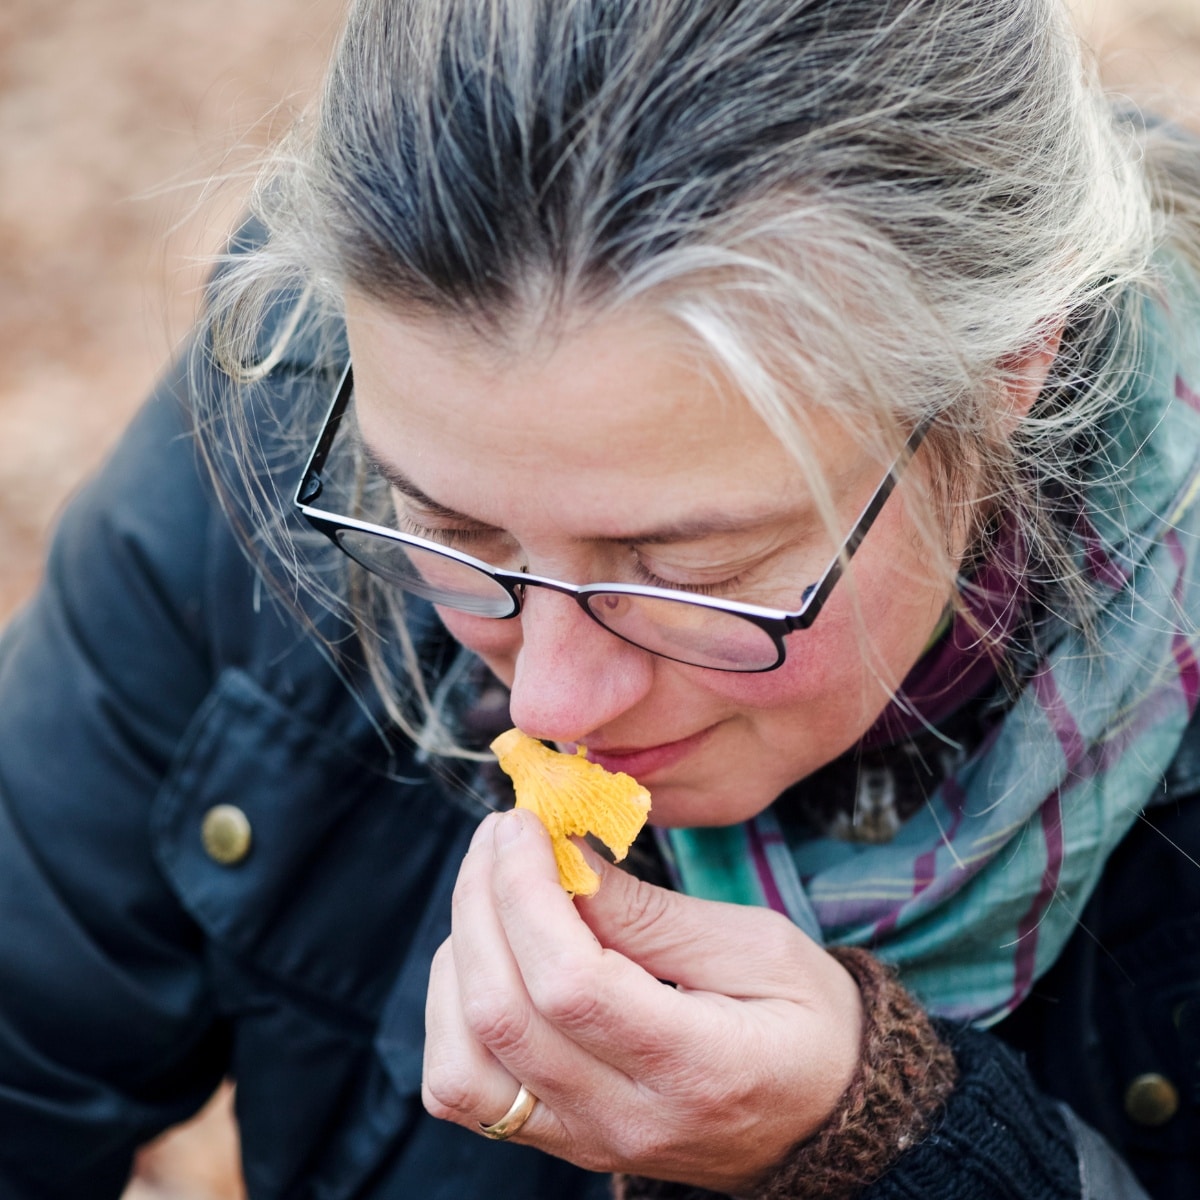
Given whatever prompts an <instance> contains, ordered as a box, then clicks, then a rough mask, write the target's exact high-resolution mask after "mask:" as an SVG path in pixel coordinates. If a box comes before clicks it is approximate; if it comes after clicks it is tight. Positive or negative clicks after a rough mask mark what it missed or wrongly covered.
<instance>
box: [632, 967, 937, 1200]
mask: <svg viewBox="0 0 1200 1200" xmlns="http://www.w3.org/2000/svg"><path fill="white" fill-rule="evenodd" d="M829 953H830V954H832V955H833V957H834V958H836V959H837V960H838V962H840V963H841V964H842V966H844V967H845V968H846V970H847V971H849V972H850V974H851V975H853V976H854V979H855V982H856V983H857V984H858V987H859V990H860V991H861V992H862V998H863V1016H864V1020H863V1041H862V1056H861V1059H860V1062H859V1068H858V1072H857V1074H856V1075H855V1077H854V1079H853V1080H852V1081H851V1083H850V1086H849V1087H848V1088H847V1089H846V1091H845V1092H843V1094H842V1097H841V1099H840V1100H839V1102H838V1105H837V1107H836V1108H835V1109H834V1111H833V1113H832V1115H831V1116H830V1117H829V1119H828V1120H827V1121H826V1122H825V1124H824V1125H823V1126H822V1127H821V1128H820V1129H819V1130H818V1131H817V1132H816V1133H815V1134H814V1135H813V1136H812V1137H811V1138H809V1139H808V1140H807V1141H805V1142H802V1143H801V1144H800V1145H798V1146H796V1147H795V1148H794V1149H793V1150H792V1151H791V1153H790V1154H789V1155H788V1156H787V1158H785V1159H784V1160H783V1162H781V1163H780V1164H779V1166H778V1167H776V1168H775V1170H773V1171H771V1172H770V1173H769V1174H768V1175H767V1176H766V1177H765V1178H764V1179H763V1180H761V1181H760V1183H759V1184H758V1186H757V1187H755V1188H754V1189H752V1190H751V1191H750V1192H748V1193H747V1200H852V1198H853V1197H854V1196H856V1195H857V1194H858V1193H859V1192H860V1191H861V1190H862V1189H863V1188H865V1187H866V1186H867V1185H868V1184H870V1183H873V1182H874V1181H875V1180H876V1179H878V1178H879V1177H880V1176H881V1175H883V1174H884V1173H885V1172H886V1171H887V1169H888V1167H890V1166H891V1164H892V1163H893V1162H894V1161H895V1160H896V1159H897V1158H899V1156H900V1155H901V1154H903V1153H904V1151H905V1150H907V1149H908V1147H909V1146H913V1145H916V1143H917V1142H919V1141H920V1140H921V1138H923V1137H924V1136H925V1134H926V1132H927V1131H928V1130H929V1128H930V1125H931V1124H932V1121H933V1119H934V1117H935V1116H936V1114H937V1112H938V1110H939V1109H940V1108H941V1106H942V1105H943V1104H944V1103H945V1101H946V1098H947V1097H948V1096H949V1094H950V1092H951V1091H952V1090H953V1088H954V1084H955V1081H956V1079H957V1074H958V1072H957V1068H956V1066H955V1063H954V1056H953V1054H952V1053H951V1051H950V1048H949V1047H948V1046H946V1045H945V1043H944V1042H942V1040H941V1039H940V1038H939V1037H938V1035H937V1032H936V1031H935V1030H934V1028H933V1025H932V1024H931V1023H930V1020H929V1017H928V1016H927V1015H926V1013H925V1011H924V1010H923V1009H922V1008H921V1006H920V1005H919V1004H918V1003H917V1001H916V1000H915V999H914V998H913V997H912V996H911V995H910V994H909V992H908V991H907V990H906V989H905V988H904V987H903V985H902V984H901V983H900V981H899V980H898V979H897V978H896V976H895V974H894V972H893V971H892V970H891V969H890V968H889V967H887V966H885V965H884V964H883V963H882V962H880V961H879V959H877V958H875V956H874V955H872V954H869V953H868V952H867V951H866V950H860V949H858V948H857V947H850V946H835V947H832V948H831V949H830V951H829ZM613 1195H614V1197H615V1198H616V1200H714V1197H715V1196H716V1193H714V1192H709V1191H705V1190H704V1189H703V1188H695V1187H690V1186H688V1185H686V1184H678V1183H665V1182H663V1181H661V1180H653V1179H643V1178H641V1177H639V1176H632V1175H618V1176H615V1177H614V1180H613Z"/></svg>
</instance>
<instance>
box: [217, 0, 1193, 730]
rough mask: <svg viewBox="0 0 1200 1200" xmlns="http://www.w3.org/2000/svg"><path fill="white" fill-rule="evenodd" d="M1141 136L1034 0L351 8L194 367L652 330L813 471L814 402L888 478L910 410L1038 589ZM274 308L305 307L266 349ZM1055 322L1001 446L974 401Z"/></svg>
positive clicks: (1132, 228) (1119, 248)
mask: <svg viewBox="0 0 1200 1200" xmlns="http://www.w3.org/2000/svg"><path fill="white" fill-rule="evenodd" d="M1158 140H1162V139H1158V138H1157V135H1155V134H1153V133H1147V131H1146V130H1145V129H1144V128H1143V126H1142V125H1141V124H1140V122H1139V121H1138V120H1137V119H1136V118H1135V116H1134V115H1133V114H1132V113H1124V114H1122V113H1119V112H1115V111H1114V109H1113V108H1112V107H1111V106H1110V105H1109V103H1108V102H1107V100H1106V99H1105V98H1104V96H1103V95H1102V93H1101V91H1100V89H1099V87H1098V86H1097V84H1096V82H1095V80H1094V78H1093V76H1092V73H1091V71H1090V69H1089V68H1088V67H1087V66H1086V65H1085V63H1084V60H1083V57H1082V55H1081V52H1080V48H1079V45H1078V43H1077V40H1076V38H1075V36H1074V34H1073V32H1072V30H1071V27H1070V23H1069V20H1068V17H1067V15H1066V12H1065V9H1064V7H1063V5H1062V3H1061V0H741V2H735V0H358V2H357V3H355V4H354V6H353V8H352V10H351V12H350V14H349V18H348V22H347V25H346V29H345V32H344V35H343V38H342V40H341V43H340V46H339V49H338V50H337V52H336V55H335V58H334V61H333V63H332V66H331V69H330V72H329V75H328V80H327V84H326V87H325V90H324V94H323V97H322V99H321V101H320V103H319V105H318V107H317V110H316V112H315V113H314V114H313V115H312V116H311V117H310V118H309V119H307V120H305V121H303V122H302V123H301V124H300V125H299V126H298V127H297V129H296V130H295V132H294V133H293V135H292V137H291V138H290V139H289V141H288V142H287V143H286V144H285V146H283V147H282V149H281V150H280V152H279V153H278V154H277V155H276V156H275V158H274V159H273V161H272V162H271V163H269V164H268V167H267V169H266V171H265V172H264V175H263V178H262V181H261V183H260V186H259V188H258V189H257V193H256V211H257V215H258V217H259V219H260V220H261V222H262V223H263V225H264V226H265V229H266V237H265V239H264V240H263V241H262V243H261V244H260V245H258V246H257V248H256V249H254V250H253V252H251V253H249V254H243V255H236V256H231V258H230V261H229V263H228V264H227V266H226V268H225V270H224V271H223V273H222V274H221V276H220V278H219V280H218V281H217V283H216V284H215V285H214V287H213V289H212V297H211V299H212V303H211V307H210V310H209V322H210V329H211V344H212V347H213V349H214V351H215V354H216V357H217V361H218V363H219V364H220V366H221V367H222V368H223V369H224V370H225V371H226V372H228V373H229V375H230V376H231V377H232V378H234V379H235V380H242V381H249V382H252V381H253V379H254V378H256V377H261V376H262V375H263V374H264V373H265V372H266V371H267V370H268V369H269V368H270V367H272V366H274V365H275V364H277V363H278V362H280V361H281V359H282V357H283V356H284V355H285V354H286V353H287V346H288V342H289V339H292V338H295V337H297V336H300V335H301V334H302V333H304V332H305V331H307V332H312V331H318V332H320V331H322V330H324V331H326V332H328V331H335V330H336V329H337V327H338V324H339V321H340V308H341V303H342V297H343V295H344V293H345V292H346V291H347V290H353V291H356V292H359V293H362V294H364V295H366V296H367V297H370V298H372V299H373V300H376V301H378V302H380V303H381V304H383V305H385V306H388V307H389V308H391V309H392V310H393V311H396V312H398V313H401V314H410V313H411V314H412V315H413V316H414V317H427V316H428V317H433V318H435V319H438V320H441V321H448V322H453V323H455V324H457V325H460V326H462V327H464V328H466V329H468V330H469V331H471V332H472V333H473V334H475V335H476V336H478V337H480V338H482V339H486V340H487V341H489V342H490V343H493V344H494V345H496V346H499V347H501V348H507V349H510V350H512V351H514V352H516V351H519V350H520V348H521V347H522V346H524V345H526V344H527V343H528V341H529V340H530V339H531V338H537V337H546V336H551V337H553V336H556V335H557V334H559V333H561V332H562V331H563V330H564V329H566V328H567V327H568V326H569V325H570V324H571V323H572V322H575V321H580V320H585V319H591V318H593V317H596V316H603V315H604V314H605V313H608V312H612V311H614V310H616V309H619V308H623V307H626V306H628V305H631V304H639V305H646V306H651V307H654V308H655V309H657V310H658V311H660V312H664V313H666V314H668V315H669V316H671V317H673V318H675V320H676V321H677V322H678V325H679V328H680V329H681V331H683V332H684V333H685V334H686V335H687V336H689V337H692V338H694V339H695V342H696V345H697V347H698V349H699V350H700V351H701V353H702V354H703V355H704V356H705V359H704V360H705V361H708V362H711V363H712V364H713V367H714V369H715V370H719V371H721V372H723V373H725V374H726V375H727V376H728V377H729V378H731V379H732V380H733V382H734V383H735V384H736V385H737V386H738V388H739V389H740V390H741V391H742V392H743V393H744V394H745V395H746V396H747V398H748V400H749V401H750V403H752V404H753V405H755V407H756V408H757V409H758V411H759V412H760V413H761V414H762V416H763V417H764V419H765V420H766V421H767V422H768V424H769V425H770V427H771V428H772V429H773V431H774V432H775V433H776V435H777V436H778V437H779V438H780V439H781V440H782V441H783V442H784V444H785V445H786V446H788V447H789V448H790V449H791V450H792V452H793V453H794V454H795V456H796V458H797V461H798V463H799V464H800V465H801V467H802V468H804V469H806V470H811V459H812V453H811V444H810V441H809V439H808V437H807V434H806V429H807V426H806V421H805V415H806V413H810V412H811V411H813V408H814V406H816V407H821V408H824V409H827V410H830V411H833V412H835V413H837V414H839V415H840V416H841V417H842V418H843V419H845V420H848V421H853V422H854V424H855V427H856V428H861V429H862V430H863V431H864V432H863V437H864V438H867V439H872V438H873V439H874V444H875V446H876V448H877V449H878V450H879V452H880V453H881V454H886V453H887V452H888V451H889V448H890V449H893V450H894V449H895V448H896V447H897V446H899V445H900V444H901V443H902V441H903V438H904V435H905V431H906V430H907V429H911V428H912V427H913V425H914V424H915V423H917V422H919V421H922V420H925V419H928V418H933V419H934V426H933V433H932V434H931V439H930V444H931V445H932V447H933V449H934V451H935V455H936V461H937V463H938V464H939V467H940V469H939V478H938V484H939V494H940V495H941V496H942V498H943V499H944V500H947V501H950V502H961V503H963V504H969V505H970V506H971V508H972V511H980V512H983V511H986V506H985V505H983V504H981V503H980V501H981V498H986V497H987V496H1003V497H1005V504H1006V506H1008V507H1010V508H1011V510H1012V512H1013V513H1014V514H1015V519H1016V520H1018V521H1019V523H1020V525H1021V532H1022V537H1023V539H1024V542H1025V544H1027V545H1028V546H1030V547H1031V549H1032V552H1033V554H1034V559H1035V561H1036V562H1038V563H1040V564H1042V568H1043V569H1044V571H1045V573H1046V575H1047V577H1048V578H1055V579H1058V580H1059V581H1060V582H1061V581H1063V580H1065V579H1068V577H1069V576H1070V575H1071V572H1072V569H1073V568H1072V566H1071V559H1070V555H1069V553H1068V552H1067V549H1066V545H1065V542H1064V540H1063V538H1062V537H1061V536H1060V534H1059V532H1058V526H1057V524H1056V522H1055V520H1054V519H1053V517H1054V513H1053V511H1052V507H1053V506H1052V505H1051V504H1050V503H1049V502H1048V500H1047V497H1049V496H1051V495H1054V494H1056V491H1061V490H1062V489H1064V488H1069V487H1070V486H1071V481H1072V478H1073V475H1074V469H1075V464H1076V459H1077V455H1078V453H1079V450H1078V447H1079V446H1080V445H1081V444H1082V443H1083V442H1085V441H1087V440H1088V439H1087V437H1086V436H1084V437H1081V434H1083V435H1086V433H1087V431H1088V430H1093V429H1096V428H1098V425H1099V422H1100V420H1101V418H1102V417H1104V416H1105V415H1106V414H1107V413H1108V412H1110V411H1111V409H1112V406H1113V405H1114V404H1115V403H1116V402H1117V397H1118V396H1119V395H1120V392H1121V389H1122V385H1123V382H1124V378H1125V373H1126V372H1127V371H1128V370H1129V369H1130V368H1129V355H1128V347H1129V345H1130V343H1131V341H1133V340H1135V339H1132V338H1131V337H1129V336H1128V326H1129V323H1130V322H1132V321H1133V320H1134V316H1133V314H1134V312H1135V306H1134V305H1133V304H1132V303H1131V302H1130V297H1131V296H1133V295H1136V294H1137V292H1138V290H1139V289H1141V288H1143V287H1144V286H1145V285H1146V282H1147V280H1148V278H1149V275H1150V271H1151V258H1152V255H1153V252H1154V250H1155V247H1156V246H1157V244H1158V243H1159V242H1161V241H1162V239H1163V238H1164V237H1165V236H1168V235H1170V236H1176V237H1178V238H1179V239H1184V237H1185V234H1184V232H1183V228H1184V226H1185V225H1187V224H1189V222H1190V221H1192V220H1193V218H1194V213H1195V209H1194V207H1193V208H1192V209H1191V211H1190V212H1189V211H1187V206H1188V204H1193V205H1194V200H1191V201H1189V200H1187V199H1186V198H1187V197H1188V196H1193V197H1194V196H1195V194H1196V193H1194V192H1189V191H1188V190H1187V188H1185V187H1183V186H1182V185H1180V186H1176V185H1174V184H1173V183H1171V178H1172V176H1171V174H1170V172H1169V171H1167V170H1165V169H1160V168H1159V167H1157V166H1156V165H1155V164H1156V163H1157V162H1158V161H1159V158H1162V160H1163V161H1165V157H1166V156H1159V158H1156V157H1155V154H1156V151H1155V150H1154V145H1155V144H1156V142H1157V141H1158ZM1186 237H1194V229H1191V227H1190V225H1189V232H1187V233H1186ZM1189 244H1190V245H1193V246H1194V245H1195V241H1194V240H1193V241H1192V242H1190V243H1189ZM280 296H285V297H291V298H295V297H297V296H299V297H300V298H301V300H300V302H298V303H296V304H295V305H294V306H293V307H292V309H291V318H290V319H289V320H288V321H286V322H285V323H284V326H283V329H282V332H281V333H280V334H279V335H278V336H276V337H275V338H274V344H273V345H271V346H268V347H264V346H263V345H262V328H263V325H264V314H265V313H266V312H267V310H268V308H269V307H270V306H271V305H272V304H278V301H279V297H280ZM1118 323H1123V324H1122V329H1123V336H1122V337H1121V338H1120V339H1117V338H1114V337H1113V336H1112V334H1113V332H1114V330H1115V329H1116V328H1117V326H1118ZM1060 328H1065V329H1066V331H1067V335H1066V337H1065V338H1064V341H1063V348H1062V350H1061V351H1060V353H1059V354H1058V356H1057V360H1056V363H1055V365H1054V368H1053V370H1052V373H1051V378H1050V380H1049V381H1048V383H1047V386H1046V389H1045V393H1044V395H1043V397H1042V401H1040V402H1039V403H1038V404H1037V405H1036V406H1035V407H1034V409H1033V411H1032V412H1031V413H1030V414H1029V416H1028V417H1027V418H1025V419H1024V420H1022V421H1021V422H1019V423H1018V425H1017V428H1016V432H1015V434H1014V433H1013V430H1012V426H1011V423H1009V424H1006V423H1005V421H1004V419H1003V417H1004V413H1003V411H1002V409H1003V406H1002V405H1001V404H999V403H998V399H999V397H1000V396H1001V389H1002V388H1003V387H1004V385H1005V384H1006V383H1008V382H1010V375H1011V372H1012V370H1013V364H1015V363H1017V362H1019V361H1021V359H1022V358H1023V356H1025V355H1026V354H1028V353H1029V351H1030V350H1031V349H1032V348H1036V347H1037V346H1039V345H1042V344H1044V343H1045V342H1046V341H1047V339H1048V338H1051V337H1052V336H1053V335H1054V334H1055V332H1056V331H1057V330H1058V329H1060ZM296 423H297V427H298V428H299V427H301V426H304V425H305V422H304V421H302V420H301V417H300V414H297V418H296ZM244 432H245V431H244V429H243V436H244ZM1093 449H1094V447H1093ZM962 464H971V466H972V470H973V472H974V474H973V476H972V479H973V482H972V484H971V488H970V495H969V496H968V495H967V494H966V492H965V490H964V488H965V484H964V482H963V480H964V473H963V471H962V469H961V468H962ZM813 486H814V490H815V494H816V495H817V497H818V500H819V502H820V503H821V504H822V506H823V507H824V510H825V512H826V514H827V515H831V512H832V508H831V505H830V504H829V500H828V495H827V494H826V492H825V491H824V489H823V487H822V484H821V481H820V479H819V478H818V477H816V476H814V478H813ZM269 499H270V498H264V500H263V502H262V503H261V504H260V506H259V508H258V516H259V518H260V520H259V521H258V522H257V523H259V524H260V525H261V526H262V527H263V528H266V527H267V526H268V525H269V524H270V521H269V509H270V507H271V504H270V502H269ZM369 499H370V498H369V496H365V497H364V503H366V502H369ZM979 524H980V528H979V529H978V530H977V531H976V532H977V534H978V537H979V538H983V537H984V536H985V535H986V528H984V523H983V522H980V523H979ZM936 542H937V539H936V537H935V536H933V535H932V534H931V545H936ZM956 566H957V564H954V563H952V562H950V561H949V559H947V563H946V569H947V571H948V573H949V574H950V575H951V577H952V576H953V572H954V570H955V569H956ZM1081 586H1082V585H1081ZM337 590H338V589H337V588H332V589H330V594H331V595H332V593H334V592H337ZM1067 593H1071V589H1070V588H1069V587H1068V588H1067ZM1071 594H1073V595H1074V601H1073V602H1074V603H1075V604H1076V606H1077V607H1078V609H1079V611H1080V612H1082V611H1084V610H1085V609H1086V604H1085V603H1084V602H1083V598H1082V594H1081V593H1080V592H1079V591H1078V589H1077V590H1076V592H1075V593H1071ZM343 595H344V593H343ZM377 600H378V601H379V602H381V603H388V604H394V603H395V601H394V598H377ZM354 605H355V606H357V607H358V608H359V609H360V611H359V612H358V613H356V615H358V616H362V615H363V613H365V612H366V610H367V607H368V606H367V605H366V603H365V601H361V600H360V599H356V600H355V601H354ZM397 619H398V617H397V614H395V613H393V614H392V617H391V618H387V617H386V616H385V617H381V618H379V619H376V618H374V617H372V618H371V619H370V620H369V621H367V622H365V624H364V629H365V630H366V632H365V636H367V638H368V641H370V640H371V639H372V638H374V639H375V641H376V642H378V640H379V639H382V638H386V637H388V636H389V634H388V630H392V631H394V630H395V629H396V628H397V626H396V623H395V622H396V620H397ZM392 636H394V632H393V634H392ZM375 659H378V656H375ZM375 659H373V661H375ZM380 669H381V668H380ZM381 670H382V669H381ZM380 680H381V683H382V684H384V685H385V690H388V688H389V687H390V684H388V681H387V680H386V679H385V678H384V677H383V676H382V675H381V676H380ZM418 690H419V689H418ZM394 715H396V716H397V719H398V720H401V721H402V723H404V724H405V725H406V727H410V728H411V727H412V726H414V725H415V724H417V723H419V721H417V720H415V719H414V718H412V716H411V714H409V715H407V716H406V715H404V714H401V713H399V712H397V713H396V714H394Z"/></svg>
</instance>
